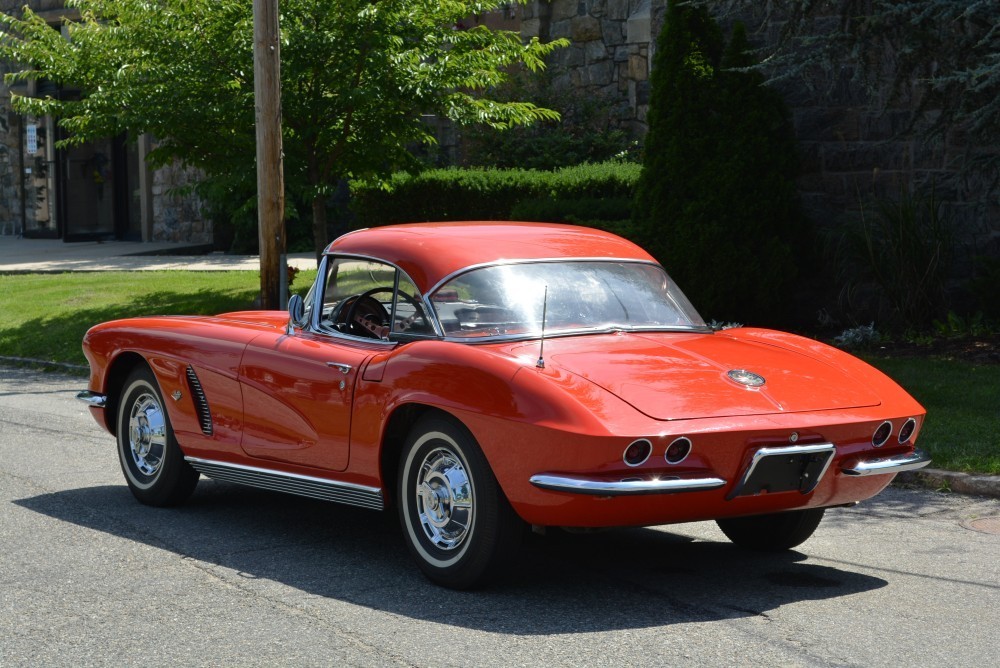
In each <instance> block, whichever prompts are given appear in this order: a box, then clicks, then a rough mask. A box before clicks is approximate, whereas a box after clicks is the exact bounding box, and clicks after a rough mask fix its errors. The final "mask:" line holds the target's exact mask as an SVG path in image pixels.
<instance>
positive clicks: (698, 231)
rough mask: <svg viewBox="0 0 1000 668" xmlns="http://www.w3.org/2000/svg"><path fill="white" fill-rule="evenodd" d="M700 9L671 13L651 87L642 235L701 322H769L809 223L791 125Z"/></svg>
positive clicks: (640, 193) (741, 53)
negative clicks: (799, 196)
mask: <svg viewBox="0 0 1000 668" xmlns="http://www.w3.org/2000/svg"><path fill="white" fill-rule="evenodd" d="M746 51H747V41H746V35H745V32H744V30H743V28H742V26H741V25H737V26H736V28H735V29H734V32H733V36H732V39H731V40H730V42H729V45H728V47H726V46H725V40H724V38H723V36H722V33H721V31H720V29H719V27H718V25H717V24H716V23H715V21H714V20H713V19H712V18H711V16H709V14H708V12H707V11H706V10H705V9H704V8H696V7H691V6H689V5H687V4H685V3H680V2H670V4H669V7H668V10H667V17H666V24H665V27H664V30H663V31H662V32H661V34H660V37H659V40H658V42H657V51H656V56H655V62H654V65H653V71H652V76H651V82H650V83H651V99H650V108H649V116H648V121H649V134H648V135H647V138H646V149H645V157H644V161H643V171H642V176H641V178H640V181H639V186H638V189H637V199H636V207H635V214H634V217H635V225H636V228H637V229H638V230H639V234H640V235H641V236H642V237H643V239H644V241H645V245H646V246H647V247H649V248H650V249H651V250H652V251H653V253H654V254H655V255H656V256H657V257H658V258H659V259H660V260H661V261H663V263H664V266H666V267H667V269H668V271H670V273H671V275H672V276H673V277H674V278H675V279H677V280H678V282H679V283H680V284H681V285H682V286H683V287H684V290H685V291H686V292H687V293H688V294H689V296H690V297H691V298H692V301H693V302H694V303H695V304H697V305H698V307H699V308H700V309H702V311H703V313H704V314H705V315H706V316H708V317H710V318H716V319H720V320H740V321H743V322H748V321H749V322H761V321H765V322H767V321H774V320H775V319H779V318H780V317H781V306H782V304H783V303H787V297H788V291H789V288H790V287H791V285H792V281H793V280H794V279H795V277H796V264H797V262H796V257H797V251H800V249H801V248H803V247H804V245H805V233H804V231H805V229H806V225H805V221H804V218H803V216H802V214H801V212H800V209H799V206H798V200H797V196H796V189H795V177H796V174H797V159H796V151H795V143H794V136H793V133H792V127H791V122H790V118H789V113H788V110H787V108H786V107H785V105H784V103H783V101H782V99H781V97H780V96H779V95H778V94H777V93H776V92H774V91H772V90H770V89H768V88H765V87H764V86H763V85H762V82H763V77H762V76H761V75H759V74H756V73H753V72H746V71H743V70H742V68H745V67H747V66H748V65H750V64H752V61H751V60H749V57H748V55H747V53H746Z"/></svg>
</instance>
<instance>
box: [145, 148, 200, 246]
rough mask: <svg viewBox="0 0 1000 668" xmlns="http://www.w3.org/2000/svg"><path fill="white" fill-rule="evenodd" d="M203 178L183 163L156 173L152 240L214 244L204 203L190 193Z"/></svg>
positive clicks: (153, 186)
mask: <svg viewBox="0 0 1000 668" xmlns="http://www.w3.org/2000/svg"><path fill="white" fill-rule="evenodd" d="M200 178H201V173H200V172H199V171H198V170H196V169H192V168H190V167H184V166H182V165H180V164H173V165H168V166H166V167H161V168H160V169H157V170H155V171H154V172H153V179H152V187H151V196H152V202H153V234H152V239H151V240H152V241H177V242H185V243H194V244H210V243H212V223H211V221H207V220H205V217H204V216H203V215H202V211H201V209H202V204H201V200H200V199H198V196H197V195H196V194H194V193H193V192H191V190H190V186H192V185H194V184H196V183H197V182H198V180H199V179H200Z"/></svg>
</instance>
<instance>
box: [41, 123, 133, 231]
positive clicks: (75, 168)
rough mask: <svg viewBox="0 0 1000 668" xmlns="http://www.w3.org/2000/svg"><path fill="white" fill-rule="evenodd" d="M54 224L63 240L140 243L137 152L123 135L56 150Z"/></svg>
mask: <svg viewBox="0 0 1000 668" xmlns="http://www.w3.org/2000/svg"><path fill="white" fill-rule="evenodd" d="M58 162H59V170H58V175H57V180H58V183H57V186H56V190H57V193H58V195H57V198H58V199H57V201H58V206H59V213H60V215H59V220H60V221H61V222H62V232H63V240H64V241H100V240H106V239H126V240H129V241H141V240H142V228H141V225H140V207H139V197H140V188H139V153H138V150H137V148H136V146H135V144H134V143H130V142H127V141H126V139H125V137H124V136H120V137H115V138H113V139H112V138H109V139H101V140H98V141H93V142H88V143H86V144H81V145H79V146H71V147H69V148H66V149H63V150H61V151H60V159H59V161H58Z"/></svg>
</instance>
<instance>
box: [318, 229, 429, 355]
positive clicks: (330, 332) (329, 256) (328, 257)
mask: <svg viewBox="0 0 1000 668" xmlns="http://www.w3.org/2000/svg"><path fill="white" fill-rule="evenodd" d="M358 231H360V230H358ZM338 258H348V259H354V260H365V261H368V262H378V263H380V264H385V265H388V266H390V267H392V268H393V269H395V270H396V271H397V272H399V273H397V274H396V277H395V278H394V280H393V296H395V291H396V290H398V289H399V276H400V274H402V275H403V276H406V278H407V280H408V281H410V283H412V284H413V285H414V286H415V287H419V286H417V282H416V281H414V280H413V279H412V278H411V277H410V275H409V274H407V273H406V272H405V271H404V270H403V269H402V267H400V266H399V265H398V264H396V263H395V262H389V261H388V260H383V259H382V258H379V257H375V256H373V255H362V254H360V253H324V254H323V259H322V260H321V261H320V265H319V268H318V269H317V273H316V281H320V280H322V281H323V288H322V289H317V290H315V292H316V293H317V294H316V295H314V296H313V301H314V302H315V304H314V307H313V318H310V321H311V322H310V323H309V325H310V330H311V331H312V332H313V333H315V334H323V335H324V336H335V337H337V338H340V339H344V340H346V341H364V342H367V343H382V344H392V345H396V344H397V343H399V342H398V341H392V340H389V341H386V340H382V339H369V338H365V337H361V336H351V335H350V334H344V333H343V332H338V331H337V330H335V329H328V328H326V327H322V326H321V325H320V324H319V323H320V320H319V319H320V314H322V312H323V294H324V292H325V288H326V274H327V272H328V271H329V264H330V262H331V261H333V260H335V259H338ZM315 286H316V283H313V287H314V288H315ZM428 294H429V293H428ZM419 301H420V303H421V304H422V305H423V307H424V315H425V316H426V317H427V319H428V320H429V321H430V323H431V326H432V327H433V328H434V334H427V335H426V338H427V340H438V339H442V338H444V328H443V327H442V326H441V323H440V322H438V317H437V311H435V310H434V308H433V306H431V303H430V300H429V299H428V297H427V294H422V295H420V300H419ZM393 308H394V309H395V303H394V304H393ZM397 333H398V332H397ZM408 336H411V337H414V338H416V337H419V336H420V335H419V334H410V335H408Z"/></svg>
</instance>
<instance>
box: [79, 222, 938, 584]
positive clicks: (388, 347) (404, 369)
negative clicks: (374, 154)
mask: <svg viewBox="0 0 1000 668" xmlns="http://www.w3.org/2000/svg"><path fill="white" fill-rule="evenodd" d="M83 346H84V351H85V353H86V355H87V359H88V360H89V361H90V369H91V375H90V385H89V388H90V389H89V390H87V391H84V392H81V393H80V395H79V397H80V398H81V399H83V400H84V401H86V402H87V403H88V404H89V405H90V409H91V412H92V413H93V415H94V417H95V418H96V419H97V421H98V422H99V423H100V424H101V425H102V426H103V427H105V428H106V429H107V430H108V431H109V432H111V433H112V434H114V435H115V436H116V438H117V442H118V454H119V459H120V461H121V467H122V471H123V472H124V474H125V480H126V482H127V483H128V486H129V487H130V488H131V490H132V492H133V494H134V495H135V496H136V498H138V500H139V501H141V502H143V503H146V504H150V505H156V506H167V505H172V504H177V503H180V502H182V501H183V500H184V499H185V498H187V497H188V496H189V495H190V494H191V492H192V491H193V490H194V487H195V485H196V483H197V482H198V479H199V476H200V475H201V474H204V475H206V476H209V477H212V478H216V479H219V480H227V481H231V482H235V483H242V484H245V485H252V486H255V487H261V488H264V489H270V490H279V491H284V492H289V493H292V494H300V495H303V496H309V497H314V498H319V499H326V500H330V501H337V502H340V503H346V504H351V505H356V506H362V507H365V508H373V509H383V508H386V507H395V509H396V511H397V512H398V514H399V519H400V523H401V525H402V528H403V533H404V536H405V539H406V542H407V544H408V545H409V548H410V550H411V551H412V553H413V556H414V557H415V559H416V561H417V563H418V564H419V565H420V568H421V569H422V570H423V571H424V573H426V574H427V575H428V576H429V577H430V578H431V579H432V580H434V581H435V582H438V583H440V584H442V585H445V586H449V587H455V588H467V587H472V586H475V585H478V584H480V583H482V582H484V581H486V580H487V579H489V578H490V577H491V576H493V575H494V574H495V573H496V572H497V571H498V570H499V569H500V567H501V566H502V565H503V563H504V562H505V561H506V557H508V556H509V555H510V553H511V551H512V550H514V549H516V547H517V544H518V541H519V539H520V537H521V535H522V533H523V531H524V529H525V527H526V526H527V525H532V526H535V527H612V526H641V525H655V524H668V523H675V522H689V521H694V520H706V519H714V520H716V521H717V522H718V524H719V526H720V527H721V529H722V530H723V532H725V534H726V535H727V536H728V537H729V538H730V539H731V540H732V541H733V542H735V543H737V544H739V545H742V546H745V547H750V548H755V549H770V550H781V549H788V548H791V547H794V546H796V545H798V544H800V543H801V542H803V541H804V540H806V539H807V538H808V537H809V536H810V535H811V534H812V532H813V531H814V530H815V528H816V526H817V525H818V524H819V521H820V519H821V518H822V516H823V511H824V509H825V508H829V507H831V506H840V505H845V504H853V503H856V502H858V501H861V500H863V499H867V498H869V497H871V496H874V495H875V494H878V493H879V492H880V491H881V490H882V489H883V488H885V486H886V485H888V484H889V482H890V481H891V480H892V478H893V476H894V474H895V473H897V472H899V471H905V470H908V469H915V468H919V467H921V466H925V465H926V464H927V463H928V461H929V459H928V457H927V456H926V454H924V453H923V452H921V451H920V450H917V449H915V448H914V443H915V441H916V438H917V434H918V432H919V430H920V426H921V423H922V421H923V419H924V410H923V408H921V406H920V405H919V404H918V403H917V402H916V401H914V400H913V399H912V398H911V397H910V396H908V395H907V394H906V392H904V391H903V390H902V389H900V388H899V387H898V386H897V385H896V384H895V383H894V382H892V381H891V380H890V379H888V378H887V377H886V376H884V375H882V374H881V373H879V372H878V371H876V370H875V369H873V368H872V367H870V366H868V365H867V364H865V363H864V362H862V361H860V360H858V359H856V358H854V357H852V356H850V355H848V354H846V353H844V352H841V351H839V350H836V349H834V348H831V347H829V346H826V345H823V344H821V343H818V342H816V341H813V340H810V339H806V338H802V337H799V336H794V335H791V334H784V333H781V332H775V331H769V330H763V329H753V328H733V329H727V330H723V331H713V330H712V329H711V328H710V327H708V326H706V325H705V323H704V321H703V320H702V319H701V317H700V316H699V315H698V313H697V312H696V311H695V310H694V308H693V307H692V306H691V304H690V303H689V302H688V300H687V299H686V298H685V297H684V295H683V293H682V292H681V291H680V289H679V288H678V287H677V286H676V285H675V284H674V283H673V281H671V279H670V277H669V276H668V275H667V274H666V272H664V270H663V268H662V267H661V266H660V265H659V264H657V263H656V262H655V261H654V260H653V258H652V257H650V256H649V255H648V254H647V253H646V252H644V251H643V250H642V249H640V248H639V247H637V246H635V245H634V244H632V243H630V242H628V241H626V240H624V239H621V238H619V237H616V236H614V235H611V234H607V233H604V232H599V231H596V230H591V229H584V228H579V227H572V226H568V225H542V224H527V223H453V224H419V225H400V226H394V227H383V228H378V229H371V230H362V231H358V232H353V233H351V234H347V235H345V236H342V237H340V238H339V239H337V240H336V241H335V242H333V243H332V244H331V245H330V246H329V247H328V248H327V250H326V253H325V256H324V258H323V261H322V262H321V264H320V267H319V273H318V276H317V278H316V283H315V284H314V285H313V287H312V289H311V290H310V291H309V294H308V295H307V297H306V298H305V299H304V300H302V299H300V298H298V297H293V298H292V299H291V301H290V305H289V312H288V313H283V312H272V311H248V312H241V313H226V314H223V315H219V316H216V317H147V318H134V319H129V320H118V321H114V322H108V323H104V324H101V325H97V326H96V327H94V328H93V329H91V330H90V331H89V332H88V333H87V335H86V337H85V338H84V343H83Z"/></svg>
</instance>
